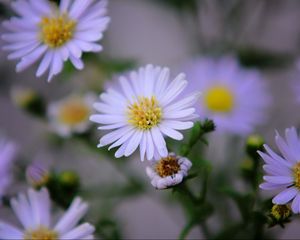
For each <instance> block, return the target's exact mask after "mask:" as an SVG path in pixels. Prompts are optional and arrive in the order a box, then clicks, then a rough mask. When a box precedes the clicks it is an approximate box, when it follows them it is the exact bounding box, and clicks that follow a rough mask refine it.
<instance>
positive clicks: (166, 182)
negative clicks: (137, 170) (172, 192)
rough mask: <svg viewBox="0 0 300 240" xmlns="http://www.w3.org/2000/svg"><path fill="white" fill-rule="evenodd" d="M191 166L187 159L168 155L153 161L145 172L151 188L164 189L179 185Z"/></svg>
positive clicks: (171, 154)
mask: <svg viewBox="0 0 300 240" xmlns="http://www.w3.org/2000/svg"><path fill="white" fill-rule="evenodd" d="M191 166H192V163H191V161H190V160H188V159H187V158H185V157H180V156H176V155H175V154H174V153H170V154H169V155H168V156H167V157H164V158H161V159H159V160H157V161H153V162H152V166H151V167H147V168H146V172H147V175H148V177H149V178H150V179H151V184H152V186H153V187H155V188H157V189H165V188H168V187H171V186H174V185H177V184H179V183H181V182H182V180H183V178H184V177H186V176H187V174H188V170H189V169H190V168H191Z"/></svg>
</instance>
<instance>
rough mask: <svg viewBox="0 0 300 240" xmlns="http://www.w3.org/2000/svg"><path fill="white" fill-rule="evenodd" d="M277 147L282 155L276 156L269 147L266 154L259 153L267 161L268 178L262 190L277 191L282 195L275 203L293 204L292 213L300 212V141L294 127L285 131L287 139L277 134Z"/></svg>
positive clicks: (274, 200) (266, 147) (276, 197)
mask: <svg viewBox="0 0 300 240" xmlns="http://www.w3.org/2000/svg"><path fill="white" fill-rule="evenodd" d="M275 140H276V145H277V147H278V148H279V150H280V153H281V155H278V154H276V153H275V152H274V151H272V150H271V148H270V147H269V146H268V145H264V148H265V149H266V153H264V152H261V151H259V152H258V153H259V154H260V156H261V157H262V158H263V160H264V161H265V165H264V166H263V168H264V170H265V172H266V176H264V178H263V179H264V181H265V182H264V183H262V184H261V185H260V188H262V189H265V190H277V191H279V192H280V193H279V194H277V195H276V196H275V197H274V198H273V203H274V204H277V205H284V204H287V203H289V202H292V206H291V207H292V211H293V212H294V213H299V212H300V159H299V156H300V139H299V136H298V135H297V131H296V129H295V128H294V127H292V128H288V129H286V131H285V139H283V138H282V137H281V136H280V135H279V134H278V133H277V134H276V138H275Z"/></svg>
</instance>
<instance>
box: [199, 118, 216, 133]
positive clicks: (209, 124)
mask: <svg viewBox="0 0 300 240" xmlns="http://www.w3.org/2000/svg"><path fill="white" fill-rule="evenodd" d="M215 129H216V125H215V123H214V122H213V121H212V120H210V119H205V120H204V121H203V123H202V130H203V132H205V133H208V132H213V131H215Z"/></svg>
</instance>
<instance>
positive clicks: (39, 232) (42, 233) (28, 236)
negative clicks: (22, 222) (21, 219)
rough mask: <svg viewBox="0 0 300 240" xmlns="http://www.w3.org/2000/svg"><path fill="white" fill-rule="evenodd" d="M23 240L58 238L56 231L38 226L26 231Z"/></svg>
mask: <svg viewBox="0 0 300 240" xmlns="http://www.w3.org/2000/svg"><path fill="white" fill-rule="evenodd" d="M23 239H24V240H58V233H57V232H55V231H51V230H49V229H48V228H45V227H43V226H40V227H39V228H37V229H36V230H29V231H26V232H25V234H24V237H23Z"/></svg>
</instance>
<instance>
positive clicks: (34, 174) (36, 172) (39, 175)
mask: <svg viewBox="0 0 300 240" xmlns="http://www.w3.org/2000/svg"><path fill="white" fill-rule="evenodd" d="M26 178H27V181H28V183H29V184H30V185H32V186H33V187H34V188H41V187H43V186H46V185H47V183H48V182H49V179H50V173H49V171H48V169H47V167H45V166H44V165H43V164H42V163H40V162H35V163H32V164H31V165H29V166H28V167H27V169H26Z"/></svg>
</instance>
